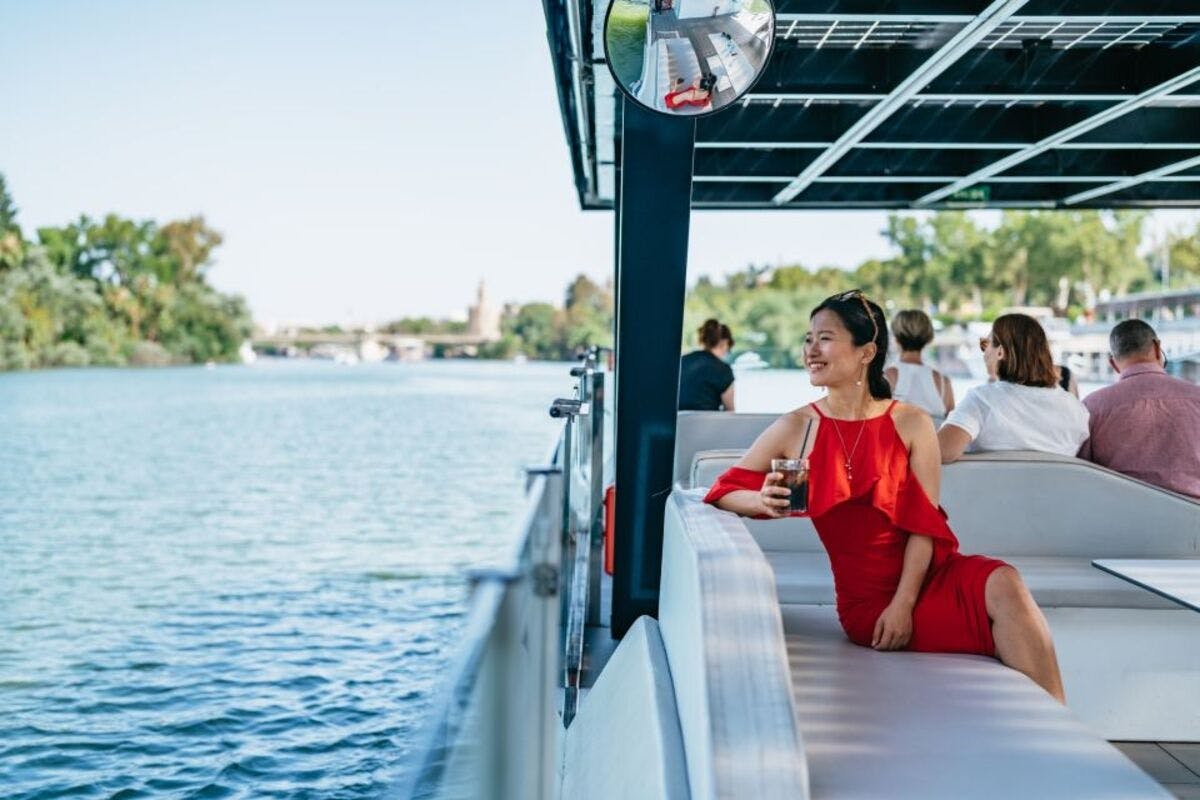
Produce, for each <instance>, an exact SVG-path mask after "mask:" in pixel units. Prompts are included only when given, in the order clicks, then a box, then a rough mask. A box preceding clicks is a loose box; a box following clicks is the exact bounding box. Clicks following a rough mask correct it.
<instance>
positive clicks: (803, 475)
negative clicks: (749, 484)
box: [771, 458, 808, 514]
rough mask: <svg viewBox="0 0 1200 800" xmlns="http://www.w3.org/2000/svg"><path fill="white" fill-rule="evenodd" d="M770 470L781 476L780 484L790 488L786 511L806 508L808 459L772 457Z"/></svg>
mask: <svg viewBox="0 0 1200 800" xmlns="http://www.w3.org/2000/svg"><path fill="white" fill-rule="evenodd" d="M771 471H772V472H778V473H779V474H780V475H782V476H783V480H782V481H781V482H780V484H779V485H780V486H785V487H787V488H788V489H790V490H791V493H792V496H791V500H790V502H789V504H788V513H793V514H794V513H797V512H803V511H807V510H808V461H807V460H806V459H803V458H772V459H771Z"/></svg>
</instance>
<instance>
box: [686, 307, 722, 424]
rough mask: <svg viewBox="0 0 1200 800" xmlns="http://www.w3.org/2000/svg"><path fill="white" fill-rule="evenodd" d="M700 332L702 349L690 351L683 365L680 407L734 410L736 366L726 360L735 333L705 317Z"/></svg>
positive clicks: (693, 409)
mask: <svg viewBox="0 0 1200 800" xmlns="http://www.w3.org/2000/svg"><path fill="white" fill-rule="evenodd" d="M696 333H697V334H698V337H699V340H700V347H701V348H702V349H700V350H696V351H694V352H691V353H688V354H687V355H686V356H684V357H683V360H682V362H681V363H680V366H679V410H680V411H720V410H722V409H724V410H725V411H733V369H732V368H730V366H729V365H728V364H726V363H725V356H727V355H729V351H730V350H731V349H732V348H733V333H732V332H731V331H730V330H729V326H728V325H722V324H721V323H720V322H718V321H717V320H715V319H710V320H705V322H704V324H703V325H701V326H700V329H699V330H698V331H696Z"/></svg>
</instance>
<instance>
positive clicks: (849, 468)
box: [830, 417, 867, 483]
mask: <svg viewBox="0 0 1200 800" xmlns="http://www.w3.org/2000/svg"><path fill="white" fill-rule="evenodd" d="M830 419H831V420H833V429H834V431H836V432H837V435H838V441H840V442H841V443H842V455H844V456H846V461H845V464H846V480H847V481H848V482H850V483H853V482H854V467H853V465H852V464H851V463H850V462H851V460H852V459H853V458H854V453H855V452H857V450H858V443H859V442H861V441H862V435H863V431H865V430H866V429H867V421H866V419H863V420H862V425H861V426H860V427H859V429H858V438H857V439H855V440H854V447H851V448H850V449H849V450H846V439H845V437H843V436H842V426H841V425H838V421H837V418H836V417H830Z"/></svg>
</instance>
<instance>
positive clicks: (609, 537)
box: [604, 486, 617, 575]
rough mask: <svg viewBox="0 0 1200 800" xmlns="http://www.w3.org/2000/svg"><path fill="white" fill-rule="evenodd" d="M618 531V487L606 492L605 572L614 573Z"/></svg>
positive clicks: (611, 487) (610, 488) (607, 489)
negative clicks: (615, 542)
mask: <svg viewBox="0 0 1200 800" xmlns="http://www.w3.org/2000/svg"><path fill="white" fill-rule="evenodd" d="M616 531H617V487H616V486H609V487H608V488H606V489H605V490H604V571H605V572H607V573H608V574H609V575H612V572H613V543H614V540H615V539H616V535H617V533H616Z"/></svg>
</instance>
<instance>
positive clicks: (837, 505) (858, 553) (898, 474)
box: [704, 401, 1007, 656]
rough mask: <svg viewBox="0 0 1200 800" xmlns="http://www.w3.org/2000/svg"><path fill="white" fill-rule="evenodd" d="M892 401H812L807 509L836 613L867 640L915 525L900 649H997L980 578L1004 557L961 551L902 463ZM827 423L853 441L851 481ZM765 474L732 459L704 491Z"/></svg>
mask: <svg viewBox="0 0 1200 800" xmlns="http://www.w3.org/2000/svg"><path fill="white" fill-rule="evenodd" d="M895 405H896V404H895V402H894V401H893V403H892V405H891V406H888V410H887V412H886V413H884V414H882V415H880V416H878V417H872V418H871V419H866V420H860V421H857V422H847V421H844V420H833V419H830V418H829V417H826V416H825V415H824V414H821V411H820V409H817V407H816V405H814V406H813V408H814V409H816V411H817V414H819V415H820V416H821V419H822V423H821V425H820V427H819V428H818V429H817V438H816V441H815V442H814V443H813V449H812V453H811V454H810V455H809V467H810V469H809V475H810V478H809V488H808V497H809V510H808V514H807V516H810V517H811V518H812V521H813V526H814V527H815V528H816V529H817V534H818V535H819V536H820V537H821V543H822V544H823V545H824V546H825V550H826V552H828V553H829V562H830V565H831V566H832V567H833V583H834V589H835V591H836V593H837V612H838V619H839V620H841V623H842V628H843V629H844V630H845V631H846V635H847V636H848V637H849V638H850V640H851V641H852V642H854V643H855V644H859V645H863V646H865V647H870V646H871V638H872V636H873V634H874V632H875V623H876V621H878V619H879V615H880V614H882V613H883V610H884V609H885V608H886V607H887V605H888V603H890V602H891V600H892V597H893V595H894V594H895V593H896V587H897V586H899V584H900V573H901V571H902V569H903V567H904V547H905V544H906V543H907V542H908V535H909V534H910V533H916V534H921V535H923V536H929V537H931V538H932V539H933V557H932V558H931V559H930V563H929V568H928V570H927V571H926V573H925V580H924V583H923V584H922V586H921V591H920V594H919V595H918V596H917V604H916V606H915V607H914V608H913V631H912V638H911V639H910V640H909V643H908V646H907V648H906V649H908V650H914V651H918V652H925V653H976V654H980V655H989V656H994V655H995V654H996V647H995V643H994V642H993V641H992V625H991V620H990V619H988V615H987V606H986V604H985V602H984V585H985V584H986V582H987V579H988V576H989V575H991V574H992V571H993V570H995V569H997V568H999V567H1003V566H1007V565H1006V564H1005V563H1004V562H1003V561H998V560H996V559H994V558H988V557H986V556H967V555H963V554H961V553H959V552H958V539H957V538H956V537H955V536H954V533H953V531H951V530H950V526H949V525H947V524H946V514H945V512H944V511H942V510H941V509H940V508H938V507H935V506H934V505H933V503H931V502H930V501H929V496H928V495H927V494H925V490H924V488H922V487H921V484H920V483H919V482H918V481H917V478H916V476H915V475H913V474H912V472H911V470H910V469H909V465H908V448H906V447H905V446H904V442H903V441H902V440H901V439H900V434H899V433H897V431H896V425H895V422H894V421H893V420H892V408H893V407H894V406H895ZM834 425H838V426H840V429H841V433H842V437H843V438H844V439H845V446H846V447H849V448H851V449H852V450H853V460H852V462H851V467H852V469H851V472H852V473H853V483H851V480H850V477H849V476H848V475H847V471H846V467H845V462H846V454H845V453H846V451H845V450H844V448H843V445H842V439H839V438H838V432H837V431H835V430H834V429H833V426H834ZM860 430H861V434H862V438H861V440H859V433H860ZM856 440H858V445H857V448H855V445H854V442H855V441H856ZM765 479H766V475H765V473H762V472H755V471H753V470H748V469H741V468H740V467H732V468H730V469H729V470H727V471H726V472H725V473H724V474H723V475H721V477H720V478H718V479H717V481H716V483H714V484H713V487H712V489H711V490H709V492H708V495H707V496H705V498H704V501H705V502H706V503H713V502H716V501H717V500H718V499H720V498H721V497H724V496H725V495H726V494H728V493H729V492H732V491H735V490H738V489H750V490H752V491H759V490H761V489H762V485H763V481H764V480H765Z"/></svg>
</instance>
